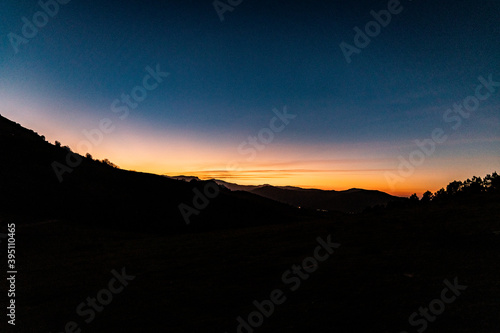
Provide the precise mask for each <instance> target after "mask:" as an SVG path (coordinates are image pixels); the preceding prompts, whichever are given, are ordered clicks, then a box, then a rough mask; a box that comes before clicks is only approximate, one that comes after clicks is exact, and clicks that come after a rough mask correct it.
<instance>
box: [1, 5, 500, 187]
mask: <svg viewBox="0 0 500 333" xmlns="http://www.w3.org/2000/svg"><path fill="white" fill-rule="evenodd" d="M387 6H388V2H387V1H357V2H354V3H352V2H345V1H342V2H341V1H334V2H331V3H324V2H320V1H311V2H305V1H300V2H298V1H297V2H294V1H273V2H266V1H242V2H241V4H240V5H238V6H237V7H235V8H234V10H233V11H232V12H226V13H225V14H224V18H225V19H224V21H223V22H221V21H220V20H219V16H218V15H217V13H216V11H215V9H214V7H213V5H212V2H211V1H182V3H177V2H172V1H165V2H162V3H159V2H155V1H142V2H138V1H106V2H105V3H89V2H84V1H78V0H72V1H70V2H69V3H68V4H65V5H60V8H59V12H58V13H57V14H56V15H55V16H54V17H51V18H50V19H49V22H48V23H47V25H46V26H44V27H42V28H40V29H39V31H38V33H37V35H36V36H35V37H34V38H33V39H31V40H30V41H29V43H27V44H24V45H20V46H19V52H18V53H17V54H16V53H15V52H14V48H13V46H12V45H11V43H10V42H9V38H8V34H9V33H11V32H12V33H16V34H18V35H22V33H21V28H22V26H23V22H22V20H21V19H22V17H27V18H28V19H29V20H32V17H33V14H35V13H36V12H37V11H40V6H39V4H38V3H37V2H36V1H11V0H8V1H4V2H2V4H1V5H0V13H2V22H0V32H1V44H0V46H1V48H0V89H1V90H0V96H1V97H2V98H3V99H4V101H10V103H7V104H4V106H3V109H0V113H1V114H3V115H6V116H8V117H9V118H12V119H13V120H16V121H19V122H21V123H22V124H23V125H24V124H26V126H27V127H30V128H33V129H35V130H37V131H39V132H41V133H47V134H48V135H47V137H48V138H49V139H52V141H53V140H55V139H58V138H61V141H62V140H66V141H68V143H69V144H70V146H76V144H77V142H78V141H79V140H82V139H83V138H82V135H81V131H82V130H83V129H84V128H85V126H92V124H93V123H97V122H98V121H99V119H102V118H103V117H110V118H111V117H113V116H114V115H113V114H111V115H110V105H111V103H112V102H113V100H114V99H116V98H119V97H120V95H121V94H122V93H129V92H130V91H131V89H132V88H133V87H134V86H136V85H137V84H139V83H141V82H142V78H143V77H144V75H145V74H146V72H145V67H146V66H151V67H154V66H155V65H156V64H159V65H160V67H161V69H162V70H163V71H165V72H168V73H169V74H170V75H169V77H168V78H167V79H165V82H163V83H162V84H161V85H160V87H159V88H158V89H156V90H154V91H151V92H150V93H149V94H148V97H147V98H146V99H145V100H144V102H141V104H140V106H139V107H138V108H137V109H135V110H133V112H131V113H130V117H129V118H127V120H126V121H124V122H119V124H120V125H119V129H118V130H117V132H116V133H113V135H110V136H109V138H108V139H107V141H108V142H109V147H108V149H107V150H105V146H102V147H96V149H95V154H97V155H100V154H107V155H106V156H110V154H111V156H112V155H113V151H116V149H118V148H116V147H115V148H116V149H114V150H113V144H118V142H119V141H120V140H119V138H122V137H123V135H126V134H127V133H130V134H131V136H135V137H137V136H138V137H144V135H143V134H147V133H149V134H151V133H167V132H168V133H170V134H171V135H172V136H171V137H169V138H168V139H169V140H174V141H175V142H177V141H182V142H189V143H190V145H191V146H192V149H193V155H196V154H197V153H196V152H197V151H198V150H200V149H205V150H206V149H209V148H207V147H202V145H203V143H206V144H208V143H210V145H209V147H211V148H210V149H213V150H214V151H218V152H219V153H217V154H214V156H218V157H219V155H220V158H226V157H225V154H226V153H227V154H229V153H228V151H229V150H230V149H232V151H235V149H233V147H234V146H236V147H237V146H238V144H239V143H240V142H241V141H243V140H245V138H246V137H247V136H248V135H252V134H255V133H256V132H258V131H259V130H260V129H261V128H262V127H263V126H265V125H266V124H267V123H268V122H269V119H270V118H271V117H272V116H273V113H272V109H273V108H279V109H281V108H283V106H285V105H286V106H287V108H288V110H289V111H290V112H291V113H293V114H296V115H297V118H296V119H295V120H294V121H293V122H292V123H291V124H290V125H289V126H288V127H287V128H286V130H285V131H283V132H281V133H279V137H278V135H277V137H276V140H275V141H274V142H273V143H272V144H271V145H273V147H274V148H271V147H269V149H267V148H266V149H267V150H268V151H269V153H271V151H272V152H273V156H275V159H276V160H279V161H280V162H283V163H286V161H291V160H294V159H295V158H298V159H300V158H301V157H300V156H305V155H307V152H308V151H310V147H324V146H327V147H332V149H333V150H334V151H336V152H337V153H338V154H337V156H338V158H339V159H342V158H348V159H354V158H359V159H363V158H364V157H365V156H366V154H367V152H366V151H362V152H359V151H358V150H356V149H353V148H352V147H353V145H361V147H366V148H367V149H366V150H367V151H368V152H370V151H371V152H375V151H374V148H373V147H372V146H371V145H376V146H377V147H379V148H380V149H379V150H377V151H376V152H377V154H378V155H377V154H375V155H376V156H378V157H380V158H386V159H387V163H385V164H384V165H383V166H382V167H380V169H381V170H382V169H387V170H390V169H391V168H393V167H394V166H395V165H396V166H397V158H398V155H399V154H408V153H410V152H411V150H412V148H411V145H412V141H413V140H415V139H424V138H426V137H428V136H429V133H431V132H432V130H433V129H434V128H436V127H439V126H444V125H443V120H442V117H443V113H444V112H445V110H446V109H447V108H449V107H451V105H452V104H453V103H455V102H461V101H462V100H463V99H464V98H465V97H467V96H469V95H471V94H473V92H474V88H475V87H476V86H477V85H478V77H479V76H480V75H482V76H485V77H486V76H488V75H489V74H492V75H493V78H496V80H497V81H500V71H499V70H498V68H499V66H498V65H499V63H500V46H499V44H498V41H499V40H500V38H499V37H500V27H499V24H498V23H499V21H498V17H499V14H500V3H498V2H497V1H493V0H491V1H481V2H473V1H453V2H452V1H445V2H439V3H431V2H424V1H415V0H413V1H409V0H406V1H401V6H402V7H403V11H402V12H401V13H400V14H397V15H393V17H392V21H391V22H390V24H389V25H388V26H387V27H385V28H382V29H381V33H380V34H379V35H378V36H376V37H373V39H372V41H371V43H370V44H369V45H368V46H367V47H366V48H365V49H362V50H361V53H360V54H355V55H353V56H352V62H351V63H350V64H348V63H347V62H346V60H345V57H344V55H343V53H342V51H341V49H340V47H339V44H340V43H341V42H343V41H344V42H347V43H350V44H353V39H354V35H355V32H354V30H353V28H354V27H355V26H358V27H360V28H364V26H365V24H366V23H367V22H369V21H371V20H373V18H372V16H371V15H370V11H371V10H374V11H377V12H378V11H380V10H383V9H387ZM499 106H500V94H494V95H493V96H492V97H490V98H489V99H488V100H486V101H484V102H482V104H481V107H480V108H479V109H478V110H477V112H475V113H474V114H473V115H472V116H471V118H469V119H467V121H466V122H464V125H463V126H462V128H461V129H460V130H458V131H455V132H453V134H452V137H451V138H450V139H451V140H450V141H449V142H448V144H447V145H443V147H442V148H441V149H439V150H438V151H437V152H436V154H435V155H434V156H432V157H431V158H430V159H429V160H428V165H423V166H422V168H421V170H422V175H424V174H425V173H427V174H430V173H432V172H433V168H438V166H435V167H432V166H431V164H432V160H434V161H440V163H438V164H439V165H440V167H441V168H444V169H446V165H444V163H446V161H445V157H447V156H448V157H449V156H460V155H462V154H461V152H463V151H464V150H465V149H466V146H467V147H469V146H470V145H472V147H473V150H474V151H480V152H481V153H482V154H484V157H488V158H487V159H486V160H487V161H486V162H485V164H484V165H481V166H479V167H478V166H477V165H476V164H474V166H472V165H471V166H470V167H467V168H465V169H464V170H462V171H461V172H462V173H460V174H457V175H456V176H462V174H463V175H465V176H466V177H468V176H472V175H470V174H466V173H470V172H472V173H473V174H480V175H481V174H482V173H483V172H484V171H485V170H488V171H493V170H494V169H495V167H497V166H498V162H500V159H499V155H498V148H499V146H500V143H499V142H498V141H495V140H496V139H498V138H499V135H498V134H499V133H500V132H499V130H500V121H499V110H500V109H499ZM0 107H1V106H0ZM34 119H43V120H44V121H34ZM51 124H52V126H51ZM120 134H122V136H121V137H120V136H119V135H120ZM170 134H169V135H170ZM58 135H59V136H58ZM165 135H167V134H165ZM160 137H161V135H160V136H159V137H158V139H157V141H160V140H163V139H164V138H163V137H161V139H160ZM150 139H151V140H154V135H152V138H150ZM115 141H116V142H115ZM112 142H113V144H112ZM455 142H458V143H455ZM460 142H462V143H460ZM464 142H465V143H464ZM198 143H199V144H201V146H198V147H196V145H197V144H198ZM452 143H453V144H452ZM146 144H147V143H146ZM168 144H170V145H172V144H174V143H173V142H172V141H169V142H166V143H165V145H168ZM278 147H279V148H278ZM283 147H286V148H287V149H285V148H283ZM294 147H296V150H297V151H300V150H301V149H303V150H304V154H302V155H300V154H299V155H300V156H293V158H292V156H291V155H287V154H285V153H284V151H290V150H293V149H294ZM146 148H147V149H150V146H149V145H148V147H144V149H146ZM334 148H335V149H334ZM100 149H102V150H103V151H101V150H100ZM137 149H140V147H138V148H137ZM225 149H229V150H228V151H226V150H225ZM273 149H275V150H276V151H273ZM223 150H224V153H222V151H223ZM280 151H282V152H283V156H281V155H280ZM323 151H324V149H323ZM349 152H352V153H349ZM81 153H84V152H81ZM125 153H126V152H124V153H123V154H125ZM130 154H132V155H133V154H134V151H131V152H130ZM356 154H358V155H356ZM152 155H154V154H152ZM157 155H158V154H157ZM106 156H101V157H102V158H103V157H106ZM122 156H123V155H120V154H116V156H112V157H113V158H114V159H115V160H117V161H116V163H117V164H119V165H122V166H125V167H127V166H129V165H131V164H130V163H129V160H125V159H122ZM222 156H224V157H222ZM492 156H493V159H492ZM171 158H172V157H171ZM266 158H268V157H264V155H262V159H263V160H262V161H260V162H261V163H265V161H264V160H265V159H266ZM307 158H310V159H313V157H307ZM329 158H331V156H329V155H328V154H326V153H325V154H323V155H322V154H319V153H318V154H317V155H315V156H314V160H317V159H324V160H328V159H329ZM373 158H375V157H373ZM457 158H458V157H457ZM461 158H462V159H459V161H461V162H463V163H464V164H465V165H467V163H468V162H467V161H466V160H464V159H463V156H462V157H461ZM391 161H392V162H391ZM191 162H192V161H191V160H186V161H185V164H184V165H185V168H182V167H177V169H175V168H173V167H167V165H168V163H167V162H164V163H163V164H162V165H165V169H166V170H165V172H166V173H169V172H174V171H178V172H182V171H186V172H188V171H196V168H194V167H191V165H190V163H191ZM441 162H442V163H441ZM367 163H368V162H367ZM454 163H455V162H454ZM147 164H148V165H150V166H151V165H152V164H154V161H152V160H151V161H148V162H147ZM202 164H203V163H202V162H201V161H199V162H197V164H196V165H202ZM222 164H224V163H222ZM212 165H213V163H212V164H210V166H208V165H207V166H206V167H205V169H206V170H208V169H210V167H211V166H212ZM249 167H250V166H249ZM179 168H180V169H179ZM332 168H333V169H335V168H336V166H333V167H332ZM367 168H369V167H367ZM149 169H150V170H152V171H154V172H161V171H160V170H161V167H160V166H159V165H158V166H157V167H154V168H152V167H150V168H149ZM153 169H154V170H153ZM206 170H205V171H206ZM378 176H380V175H377V176H376V177H378ZM453 176H455V174H454V175H447V176H446V175H445V173H443V176H442V178H440V179H439V181H442V182H446V181H447V180H448V179H447V177H448V178H449V177H453ZM346 177H349V176H346ZM422 177H424V176H422ZM424 178H425V177H424ZM418 179H420V178H418ZM335 181H338V179H332V180H331V183H330V185H331V186H330V187H332V188H335V184H336V183H335ZM288 182H289V183H291V182H293V179H288ZM301 185H306V186H307V185H309V184H303V183H301ZM443 185H444V184H443ZM359 187H362V186H359ZM402 191H403V190H402Z"/></svg>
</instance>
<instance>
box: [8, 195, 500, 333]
mask: <svg viewBox="0 0 500 333" xmlns="http://www.w3.org/2000/svg"><path fill="white" fill-rule="evenodd" d="M6 222H7V220H6V219H4V220H3V221H2V228H3V229H4V228H5V223H6ZM235 223H237V221H235ZM141 225H142V221H137V228H136V230H135V231H134V232H132V231H120V230H118V231H117V230H110V229H102V228H98V227H95V226H93V227H89V226H85V225H82V224H75V223H73V222H71V221H60V220H55V221H17V232H16V238H17V266H18V271H19V273H18V275H17V278H18V280H17V293H16V294H17V317H16V324H17V325H16V327H15V330H12V327H10V326H7V325H6V320H5V318H6V317H5V314H2V317H3V320H2V322H1V327H0V332H37V333H38V332H53V333H56V332H79V331H78V329H74V330H71V329H70V330H67V331H66V330H65V326H66V324H67V323H68V322H71V321H74V322H75V323H76V324H77V325H78V327H79V329H81V331H82V332H221V333H223V332H237V327H238V322H237V317H238V316H242V317H243V318H245V319H246V318H248V315H249V314H250V313H251V312H252V311H255V310H256V308H255V306H254V305H253V304H252V302H253V301H254V300H257V301H259V302H262V301H264V300H266V299H269V298H270V293H271V292H272V291H273V290H275V289H280V290H282V291H283V292H284V297H286V300H285V301H284V302H283V303H282V304H280V305H276V306H275V309H274V313H273V314H272V315H270V316H269V318H265V319H264V320H263V323H262V325H261V326H260V327H258V328H255V329H254V331H255V332H401V331H407V332H417V329H422V328H424V324H423V320H421V321H420V323H419V324H417V325H415V326H411V325H410V324H409V322H408V318H409V317H410V315H411V314H412V313H413V312H415V311H419V308H420V307H423V308H427V307H429V303H431V302H432V301H434V300H436V299H441V294H442V291H443V289H444V288H446V286H445V284H444V283H443V281H444V280H445V279H448V280H449V281H450V282H453V281H454V279H455V278H457V279H458V283H459V284H460V285H466V286H467V289H466V290H463V291H461V294H460V296H458V297H457V298H456V299H455V300H454V301H452V302H451V303H450V304H446V305H445V308H444V311H442V313H441V314H440V315H438V316H436V317H435V318H434V316H432V314H430V316H432V317H431V319H432V320H433V322H431V321H428V327H427V329H426V332H500V235H496V234H495V233H494V231H500V204H499V203H496V202H494V201H492V202H489V203H488V202H484V203H480V204H474V205H464V204H460V205H458V204H455V205H448V206H443V207H437V206H436V207H434V206H433V207H430V208H421V207H416V208H412V209H408V208H407V209H400V210H392V211H389V212H378V213H370V214H364V215H354V216H344V217H339V218H328V219H327V218H325V219H323V220H321V219H317V220H310V221H303V222H297V223H294V224H290V225H286V226H284V225H271V226H261V227H252V228H245V229H233V230H220V231H214V232H204V233H196V234H183V235H155V234H151V233H148V232H147V230H144V229H143V228H142V227H141ZM2 231H5V230H2ZM328 235H331V238H332V240H333V241H334V242H337V243H340V244H341V246H340V247H339V248H338V249H336V250H335V252H334V253H333V254H332V255H331V256H330V257H329V258H328V259H327V260H325V261H323V262H320V263H319V264H318V267H317V270H316V271H314V272H312V273H310V274H309V277H308V278H307V279H305V280H302V281H301V284H300V286H299V287H298V288H297V290H295V291H291V290H290V288H291V287H292V286H296V285H295V284H294V283H291V282H288V283H287V282H285V281H283V280H282V275H283V273H285V272H286V271H287V270H289V269H290V268H291V266H292V265H295V264H300V263H301V262H302V260H303V259H304V258H307V257H309V256H312V255H313V254H314V251H315V248H316V247H317V245H318V243H317V241H316V239H317V237H322V238H323V239H326V238H327V236H328ZM1 248H2V252H5V251H6V245H5V240H3V242H2V244H1ZM323 253H324V252H322V254H323ZM4 267H5V265H2V269H3V268H4ZM123 267H124V268H125V270H126V273H127V274H129V275H133V276H135V278H134V279H133V280H131V281H129V282H128V286H126V287H125V288H123V290H122V291H121V292H120V293H118V294H116V295H114V296H113V299H112V300H111V302H110V303H109V304H107V305H105V306H104V307H103V308H101V312H100V313H96V314H97V315H96V317H95V319H94V320H92V321H90V322H89V323H85V321H84V320H85V319H89V317H90V315H89V314H87V315H84V316H80V315H78V314H77V312H76V308H77V306H78V305H79V304H80V303H82V302H85V301H86V300H87V298H88V297H96V295H97V294H98V293H99V292H100V291H101V290H102V289H105V288H108V283H109V281H110V280H111V279H112V278H113V274H112V273H111V271H112V270H116V271H118V272H121V270H122V268H123ZM4 271H5V270H4ZM290 276H292V275H290ZM290 276H289V277H290ZM4 281H5V280H4ZM4 281H2V284H3V286H2V294H4V290H5V283H4ZM115 287H116V288H118V284H117V285H116V286H115ZM102 295H104V294H103V293H101V296H102ZM445 296H446V297H452V296H453V294H445ZM103 297H105V296H103ZM1 299H2V302H3V303H2V309H5V299H6V297H4V295H2V297H1ZM281 300H283V297H281ZM436 304H437V305H436ZM433 305H434V306H438V305H439V304H438V303H437V302H434V303H433ZM85 309H88V308H87V307H85ZM2 312H5V310H2ZM258 319H259V318H258V317H256V320H258ZM419 319H422V317H420V315H419V316H418V317H416V318H415V320H419ZM70 326H71V325H70ZM421 331H422V330H421ZM241 332H251V330H245V329H242V330H241Z"/></svg>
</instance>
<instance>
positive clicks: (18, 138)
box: [0, 116, 300, 230]
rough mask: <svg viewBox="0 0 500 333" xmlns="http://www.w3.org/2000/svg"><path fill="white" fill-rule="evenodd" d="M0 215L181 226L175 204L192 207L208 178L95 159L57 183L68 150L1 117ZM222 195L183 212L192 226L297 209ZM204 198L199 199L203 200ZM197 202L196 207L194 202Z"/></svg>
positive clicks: (294, 214)
mask: <svg viewBox="0 0 500 333" xmlns="http://www.w3.org/2000/svg"><path fill="white" fill-rule="evenodd" d="M0 149H1V151H2V153H3V154H1V155H0V189H1V191H0V202H1V203H2V206H1V207H0V214H2V215H19V214H20V213H21V214H23V215H30V216H32V217H35V218H37V219H43V218H62V217H64V218H68V219H71V220H79V221H83V222H85V223H94V224H104V225H119V226H128V227H132V228H146V229H149V228H153V229H168V230H185V229H186V227H187V225H186V222H185V219H184V218H183V216H182V214H181V211H180V210H179V205H180V204H185V205H186V206H190V207H192V208H193V211H194V208H195V207H194V206H195V205H194V203H193V200H194V198H195V193H194V192H193V191H194V189H195V188H196V189H198V190H199V191H200V192H202V193H203V192H204V189H205V186H207V182H201V181H192V182H190V183H186V182H183V181H179V180H174V179H169V178H166V177H162V176H158V175H153V174H146V173H138V172H132V171H125V170H120V169H117V168H114V167H111V166H109V165H107V164H105V163H102V162H100V161H95V160H92V159H90V158H84V157H82V156H79V155H72V159H75V158H80V159H81V164H80V165H78V166H77V167H74V168H73V169H72V172H68V173H65V174H64V175H63V182H61V183H60V182H59V180H58V177H57V176H56V173H55V172H54V169H53V163H54V162H57V163H61V164H60V165H65V164H67V162H66V159H67V157H68V153H69V152H68V150H66V149H64V148H62V147H58V146H55V145H52V144H50V143H48V142H46V141H45V140H44V138H43V137H41V136H39V135H38V134H37V133H35V132H33V131H31V130H27V129H25V128H23V127H22V126H20V125H19V124H16V123H14V122H12V121H10V120H8V119H6V118H4V117H2V116H0ZM219 190H220V193H219V194H218V195H217V196H216V197H215V198H213V199H210V200H208V203H203V204H202V205H201V206H205V205H206V208H202V209H196V211H197V213H194V214H192V215H190V216H189V220H190V222H191V224H190V226H189V228H191V229H205V228H213V227H231V226H244V225H256V224H267V223H281V222H286V223H288V222H289V221H291V220H294V219H297V218H300V215H299V213H300V211H299V210H297V209H294V208H292V207H289V206H287V205H284V204H281V203H278V202H274V201H272V200H269V199H265V198H262V197H260V196H258V195H255V194H251V193H246V192H231V191H229V190H227V189H225V188H222V187H220V188H219ZM201 201H203V200H201ZM199 206H200V205H199Z"/></svg>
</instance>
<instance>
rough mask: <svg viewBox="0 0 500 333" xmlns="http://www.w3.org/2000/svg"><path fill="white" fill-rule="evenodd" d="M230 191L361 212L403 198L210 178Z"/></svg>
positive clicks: (299, 204) (354, 190)
mask: <svg viewBox="0 0 500 333" xmlns="http://www.w3.org/2000/svg"><path fill="white" fill-rule="evenodd" d="M172 178H174V179H182V180H185V181H190V180H192V179H197V177H190V176H176V177H172ZM212 181H214V182H216V183H217V184H219V185H222V186H224V187H226V188H228V189H230V190H231V191H247V192H250V193H254V194H258V195H260V196H262V197H264V198H268V199H272V200H275V201H279V202H282V203H286V204H289V205H291V206H294V207H301V208H306V209H313V210H321V211H338V212H343V213H360V212H362V211H363V210H364V209H366V208H369V207H373V206H384V205H387V204H388V203H389V202H392V201H398V200H401V199H402V198H400V197H396V196H392V195H390V194H387V193H384V192H381V191H373V190H363V189H357V188H352V189H349V190H345V191H333V190H331V191H325V190H318V189H303V188H300V187H295V186H271V185H268V184H265V185H238V184H234V183H230V182H226V181H223V180H219V179H212Z"/></svg>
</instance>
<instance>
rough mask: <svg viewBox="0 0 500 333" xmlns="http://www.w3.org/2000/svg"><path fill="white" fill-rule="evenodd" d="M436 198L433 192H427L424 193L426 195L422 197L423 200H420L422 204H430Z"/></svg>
mask: <svg viewBox="0 0 500 333" xmlns="http://www.w3.org/2000/svg"><path fill="white" fill-rule="evenodd" d="M433 197H434V196H433V195H432V192H431V191H427V192H425V193H424V195H423V196H422V200H420V201H421V202H423V203H429V202H431V201H432V198H433Z"/></svg>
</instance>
